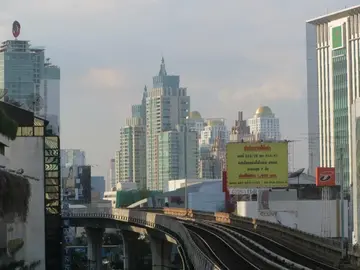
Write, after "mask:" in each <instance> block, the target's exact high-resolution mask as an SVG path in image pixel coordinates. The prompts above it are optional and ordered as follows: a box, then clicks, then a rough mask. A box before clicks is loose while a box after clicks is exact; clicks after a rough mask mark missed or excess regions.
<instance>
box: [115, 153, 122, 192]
mask: <svg viewBox="0 0 360 270" xmlns="http://www.w3.org/2000/svg"><path fill="white" fill-rule="evenodd" d="M120 158H121V152H120V151H116V152H115V185H116V184H117V183H119V182H120Z"/></svg>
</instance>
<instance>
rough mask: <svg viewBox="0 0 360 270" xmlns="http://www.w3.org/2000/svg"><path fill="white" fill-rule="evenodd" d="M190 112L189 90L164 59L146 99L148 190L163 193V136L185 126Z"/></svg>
mask: <svg viewBox="0 0 360 270" xmlns="http://www.w3.org/2000/svg"><path fill="white" fill-rule="evenodd" d="M189 110H190V97H189V96H188V95H187V91H186V88H180V77H179V76H174V75H168V74H167V72H166V69H165V61H164V58H162V60H161V65H160V71H159V74H158V75H157V76H155V77H153V88H152V89H151V90H150V91H149V90H148V92H147V97H146V162H147V164H146V166H147V188H148V189H150V190H161V189H162V187H163V183H161V182H160V180H161V179H160V173H159V172H160V167H159V165H160V164H159V135H160V133H161V132H166V131H172V130H176V125H179V124H180V125H182V124H185V119H186V117H187V116H188V114H189Z"/></svg>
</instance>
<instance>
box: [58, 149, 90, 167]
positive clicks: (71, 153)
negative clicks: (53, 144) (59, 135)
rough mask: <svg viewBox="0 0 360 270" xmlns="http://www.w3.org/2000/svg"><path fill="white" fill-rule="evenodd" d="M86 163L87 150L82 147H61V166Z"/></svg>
mask: <svg viewBox="0 0 360 270" xmlns="http://www.w3.org/2000/svg"><path fill="white" fill-rule="evenodd" d="M85 164H86V155H85V151H83V150H80V149H61V166H62V167H69V166H72V165H76V166H84V165H85Z"/></svg>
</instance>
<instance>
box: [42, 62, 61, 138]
mask: <svg viewBox="0 0 360 270" xmlns="http://www.w3.org/2000/svg"><path fill="white" fill-rule="evenodd" d="M41 89H42V93H41V96H43V97H44V102H45V103H44V117H45V119H46V120H48V121H49V127H51V128H52V130H53V132H54V133H55V134H60V68H59V67H58V66H55V65H53V64H52V63H51V62H50V58H47V59H46V60H45V64H44V78H43V79H41Z"/></svg>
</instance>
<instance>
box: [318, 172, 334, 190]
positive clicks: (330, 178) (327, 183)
mask: <svg viewBox="0 0 360 270" xmlns="http://www.w3.org/2000/svg"><path fill="white" fill-rule="evenodd" d="M335 185H336V179H335V168H324V167H317V168H316V186H317V187H333V186H335Z"/></svg>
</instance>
